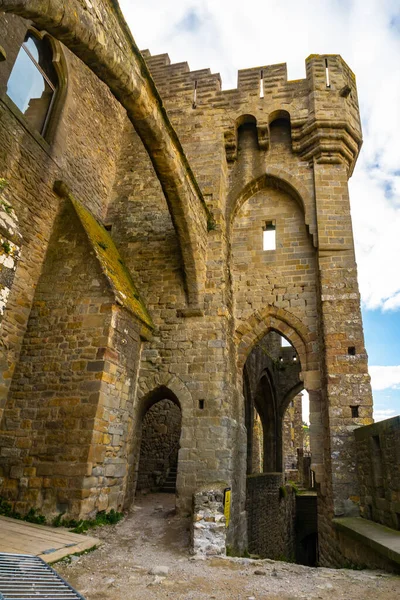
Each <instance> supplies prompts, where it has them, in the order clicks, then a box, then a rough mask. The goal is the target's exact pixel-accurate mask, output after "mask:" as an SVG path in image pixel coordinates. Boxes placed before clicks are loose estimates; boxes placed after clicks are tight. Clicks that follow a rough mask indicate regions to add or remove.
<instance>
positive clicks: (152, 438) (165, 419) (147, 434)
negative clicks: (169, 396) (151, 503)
mask: <svg viewBox="0 0 400 600" xmlns="http://www.w3.org/2000/svg"><path fill="white" fill-rule="evenodd" d="M180 435H181V411H180V408H179V406H177V405H176V404H175V403H174V402H172V401H171V400H160V401H159V402H157V403H156V404H154V405H153V406H152V407H151V408H150V409H149V410H148V411H147V413H146V414H145V416H144V418H143V425H142V439H141V444H140V458H139V474H138V482H137V487H136V489H137V490H142V489H151V488H158V487H161V485H162V484H163V482H164V481H165V478H166V476H167V474H168V471H169V469H170V468H171V467H175V466H176V464H177V461H178V450H179V439H180Z"/></svg>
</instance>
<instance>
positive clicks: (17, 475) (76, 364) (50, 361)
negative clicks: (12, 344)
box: [0, 203, 140, 516]
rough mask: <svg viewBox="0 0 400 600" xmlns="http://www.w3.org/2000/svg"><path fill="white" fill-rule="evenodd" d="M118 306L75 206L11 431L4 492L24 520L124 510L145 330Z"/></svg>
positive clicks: (51, 267) (13, 408)
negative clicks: (31, 514) (38, 513)
mask: <svg viewBox="0 0 400 600" xmlns="http://www.w3.org/2000/svg"><path fill="white" fill-rule="evenodd" d="M114 302H115V299H114V295H113V293H112V291H111V289H110V286H109V282H108V281H107V279H106V277H105V275H104V273H103V271H102V269H101V267H100V264H99V263H98V260H97V258H96V256H95V254H94V252H93V249H92V248H91V246H90V244H89V241H88V238H87V235H86V232H85V230H84V229H83V227H82V224H81V223H80V221H79V219H78V216H77V214H76V213H75V211H74V209H73V207H72V206H71V205H70V204H69V203H66V204H65V206H63V208H62V210H61V213H60V215H59V218H58V219H57V222H56V224H55V227H54V231H53V234H52V237H51V240H50V243H49V247H48V251H47V255H46V259H45V262H44V266H43V270H42V274H41V277H40V280H39V282H38V285H37V287H36V292H35V296H34V301H33V307H32V310H31V314H30V318H29V321H28V327H27V331H26V334H25V337H24V341H23V345H22V350H21V355H20V361H19V363H18V366H17V368H16V371H15V374H14V377H13V381H12V385H11V389H10V394H9V400H8V403H7V406H6V408H5V411H4V418H3V420H2V426H1V441H2V448H1V453H0V464H1V468H2V474H3V477H4V481H3V492H2V493H3V495H4V496H6V497H7V498H8V499H9V500H12V501H14V502H16V507H17V510H20V511H21V512H24V511H26V510H27V509H28V508H29V507H31V506H34V507H37V508H39V507H40V508H41V509H42V510H43V512H45V513H49V512H50V513H51V512H57V511H63V512H68V513H69V514H71V515H75V516H76V515H79V514H85V515H87V514H91V513H92V512H93V511H95V510H96V509H97V510H98V509H104V508H107V507H108V506H109V505H110V507H111V506H112V507H114V508H117V507H121V506H122V501H123V492H124V477H126V474H127V464H126V458H125V455H126V450H125V447H126V444H127V441H128V438H129V433H130V432H129V430H128V425H129V412H130V410H129V403H131V402H132V398H130V391H131V387H132V386H131V385H130V381H132V379H133V381H134V380H135V371H136V369H137V358H136V359H135V356H137V355H138V353H139V350H138V346H139V344H140V339H139V335H138V331H139V330H140V326H139V325H136V327H135V322H134V320H133V319H126V318H124V317H123V315H122V314H120V309H116V308H113V306H114ZM121 320H122V322H123V323H124V325H123V326H122V323H120V321H121ZM124 321H125V322H124ZM135 329H136V331H135ZM121 336H122V338H123V339H121ZM128 340H129V343H128ZM127 353H128V356H126V359H125V360H126V363H127V364H126V365H124V362H125V361H124V355H126V354H127ZM135 360H136V363H135ZM112 486H116V487H117V488H118V492H119V494H120V495H119V496H118V493H117V492H115V493H111V489H110V487H112ZM113 492H114V490H113ZM121 495H122V496H121Z"/></svg>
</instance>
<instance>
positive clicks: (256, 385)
mask: <svg viewBox="0 0 400 600" xmlns="http://www.w3.org/2000/svg"><path fill="white" fill-rule="evenodd" d="M300 372H301V363H300V359H299V356H298V354H297V352H296V350H295V349H294V348H293V346H292V345H291V344H290V343H289V342H287V340H285V338H283V337H282V336H281V335H280V334H279V333H277V332H276V331H270V332H269V333H267V334H266V335H265V336H264V337H263V338H262V339H261V340H260V342H259V343H258V344H257V345H256V346H255V347H254V348H253V350H252V351H251V352H250V354H249V356H248V358H247V360H246V363H245V366H244V377H243V381H244V397H245V423H246V428H247V439H248V443H247V450H248V461H247V472H248V474H251V473H254V472H257V471H255V469H254V466H255V465H253V464H252V463H254V460H253V458H252V457H253V456H256V453H255V449H254V442H255V436H257V430H258V428H259V425H260V424H261V429H262V431H261V433H260V434H259V435H258V437H259V439H262V460H261V464H262V472H263V473H282V472H284V449H283V433H284V419H285V413H286V412H287V409H288V406H289V405H290V402H291V399H292V398H293V396H295V395H296V393H297V392H298V391H300V390H301V389H302V387H303V384H302V382H301V380H300ZM300 426H301V422H300ZM257 443H258V444H259V443H260V442H259V441H257ZM255 462H257V459H256V460H255Z"/></svg>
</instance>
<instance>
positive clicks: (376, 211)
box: [120, 0, 400, 420]
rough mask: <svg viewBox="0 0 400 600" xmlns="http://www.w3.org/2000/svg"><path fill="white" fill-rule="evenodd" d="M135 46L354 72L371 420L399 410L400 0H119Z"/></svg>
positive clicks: (215, 61) (355, 204)
mask: <svg viewBox="0 0 400 600" xmlns="http://www.w3.org/2000/svg"><path fill="white" fill-rule="evenodd" d="M120 4H121V7H122V9H123V11H124V13H125V17H126V19H127V21H128V23H129V25H130V27H131V30H132V33H133V35H134V37H135V39H136V42H137V44H138V46H139V47H140V48H141V49H144V48H148V49H149V50H150V51H151V53H152V54H153V55H154V54H160V53H164V52H168V54H169V55H170V58H171V60H172V61H173V62H181V61H188V62H189V65H190V68H191V69H192V70H195V69H202V68H206V67H210V68H211V70H212V71H213V72H219V73H221V76H222V81H223V87H224V89H229V88H232V87H236V79H237V70H238V69H243V68H246V67H256V66H259V65H270V64H274V63H281V62H286V63H287V65H288V74H289V78H290V79H298V78H301V77H305V67H304V59H305V58H306V57H307V56H308V55H309V54H325V53H327V54H341V55H342V57H343V58H344V59H345V60H346V62H347V63H348V64H349V66H350V67H351V68H352V69H353V71H354V72H355V73H356V76H357V84H358V94H359V100H360V109H361V116H362V122H363V132H364V145H363V148H362V151H361V155H360V157H359V159H358V164H357V168H356V170H355V173H354V175H353V177H352V178H351V180H350V193H351V201H352V204H351V206H352V215H353V226H354V236H355V243H356V253H357V262H358V269H359V282H360V291H361V295H362V303H363V315H364V329H365V337H366V346H367V350H368V354H369V364H370V373H371V377H372V386H373V391H374V403H375V413H374V416H375V419H377V420H380V419H383V418H388V417H391V416H394V415H397V414H400V339H399V338H400V266H399V262H400V0H307V2H299V1H298V0H247V1H246V2H243V0H241V1H240V2H239V0H171V1H170V2H166V1H165V0H135V1H132V0H120Z"/></svg>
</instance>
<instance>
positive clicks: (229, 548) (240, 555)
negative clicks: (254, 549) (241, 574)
mask: <svg viewBox="0 0 400 600" xmlns="http://www.w3.org/2000/svg"><path fill="white" fill-rule="evenodd" d="M226 555H227V556H232V557H235V558H252V557H251V556H250V554H249V552H248V550H247V548H245V549H244V550H243V552H238V551H237V550H235V549H234V548H232V546H227V547H226Z"/></svg>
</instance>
